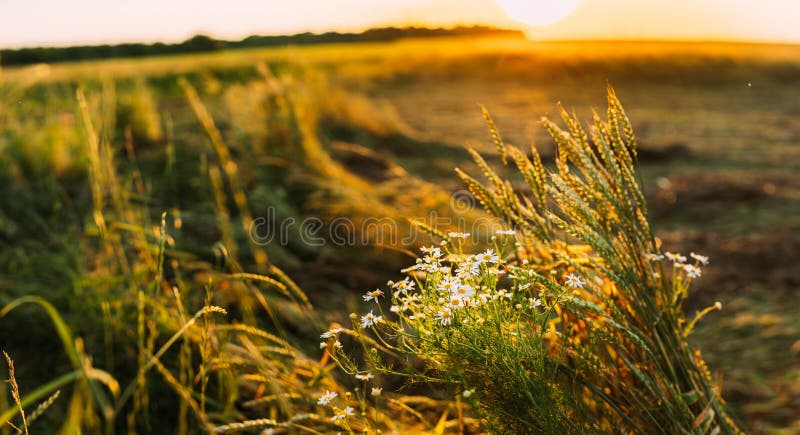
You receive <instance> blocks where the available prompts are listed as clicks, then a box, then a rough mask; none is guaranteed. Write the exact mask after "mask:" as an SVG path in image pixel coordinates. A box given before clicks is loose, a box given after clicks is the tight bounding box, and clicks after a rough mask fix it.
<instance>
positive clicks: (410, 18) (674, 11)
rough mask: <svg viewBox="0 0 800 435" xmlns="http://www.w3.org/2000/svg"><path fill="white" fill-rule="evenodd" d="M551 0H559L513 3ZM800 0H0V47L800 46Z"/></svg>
mask: <svg viewBox="0 0 800 435" xmlns="http://www.w3.org/2000/svg"><path fill="white" fill-rule="evenodd" d="M521 1H533V2H536V1H541V2H548V1H549V2H556V1H559V0H521ZM799 22H800V0H760V1H759V0H580V2H579V4H578V5H577V7H576V8H575V10H574V11H573V12H572V13H571V14H570V15H568V16H567V17H566V18H564V19H562V20H561V21H558V22H556V23H553V24H549V25H546V26H539V27H525V26H524V25H523V24H521V23H519V22H516V21H513V20H511V19H510V18H509V17H508V16H507V15H505V13H504V11H503V9H502V8H501V7H500V6H499V5H498V4H497V3H496V2H495V0H225V1H219V0H216V1H206V0H70V1H60V0H59V1H56V0H49V1H45V0H24V1H23V0H0V47H22V46H38V45H71V44H96V43H116V42H134V41H136V42H138V41H142V42H155V41H164V42H176V41H180V40H183V39H186V38H188V37H190V36H192V35H194V34H197V33H205V34H210V35H212V36H215V37H219V38H226V39H240V38H242V37H245V36H247V35H250V34H286V33H298V32H305V31H312V32H324V31H328V30H339V31H360V30H363V29H365V28H368V27H373V26H386V25H411V24H417V25H429V26H452V25H457V24H490V25H497V26H504V27H518V28H524V29H525V30H526V32H527V33H528V35H529V36H530V37H532V38H534V39H539V38H541V39H703V40H737V41H764V42H794V43H800V24H798V23H799Z"/></svg>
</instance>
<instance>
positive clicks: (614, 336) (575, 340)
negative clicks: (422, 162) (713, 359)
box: [331, 90, 739, 433]
mask: <svg viewBox="0 0 800 435" xmlns="http://www.w3.org/2000/svg"><path fill="white" fill-rule="evenodd" d="M562 118H563V121H564V123H565V124H566V126H567V127H568V131H564V130H561V129H560V128H559V127H557V126H556V124H554V123H552V122H551V121H549V120H547V119H545V120H543V124H544V125H545V127H546V128H547V130H548V132H549V133H550V134H551V135H552V137H553V139H554V140H555V142H556V144H557V146H558V158H557V159H556V170H555V171H554V172H551V173H547V172H546V170H545V168H544V166H543V165H542V161H541V158H540V156H539V154H538V152H537V151H536V148H532V149H531V155H532V158H531V159H529V158H528V157H527V156H526V154H525V153H524V152H523V151H521V150H520V149H518V148H516V147H513V146H506V145H505V144H504V143H503V141H502V139H501V138H500V136H499V134H498V133H497V131H496V130H495V129H494V127H493V124H492V123H491V120H490V119H489V122H490V126H492V136H493V137H494V138H495V143H496V144H497V147H498V150H499V153H500V156H501V158H502V161H503V163H504V164H505V163H507V160H513V162H514V163H515V164H516V166H517V169H518V170H519V171H520V173H521V174H522V175H523V177H524V179H525V183H526V185H527V186H526V187H527V188H528V189H529V191H530V194H529V195H528V196H522V197H520V196H518V192H516V191H515V189H514V188H513V187H512V185H511V183H510V182H509V181H504V180H502V179H501V177H500V176H499V175H498V174H497V173H496V172H495V171H494V170H492V169H491V168H490V167H489V166H488V165H487V163H486V161H485V160H484V159H483V158H482V157H481V156H480V155H478V154H477V153H474V154H473V155H474V158H475V161H476V163H477V164H478V166H479V167H480V168H481V170H482V171H483V175H484V176H485V177H486V179H487V180H488V182H489V185H488V186H485V185H482V184H481V183H479V182H478V181H476V180H475V179H474V178H472V177H470V176H469V175H467V174H465V173H463V172H460V171H459V175H460V176H461V178H462V179H463V180H464V182H465V183H466V184H467V185H468V186H469V188H470V191H471V192H472V194H473V195H474V196H475V197H476V198H478V199H479V200H480V202H481V204H483V206H484V207H485V208H486V209H487V210H488V211H490V212H491V213H492V214H493V215H495V216H496V217H497V218H498V219H500V220H501V221H502V222H503V223H504V225H506V226H507V227H513V228H516V229H517V230H516V231H515V230H498V231H497V235H498V236H500V237H499V238H498V237H492V239H491V240H492V242H494V243H493V245H494V246H493V248H489V249H487V250H486V251H484V252H481V253H479V254H475V255H470V254H468V253H467V252H465V250H464V247H463V243H464V242H463V240H464V239H468V238H470V237H471V234H469V233H459V232H451V233H450V234H449V235H447V236H445V235H444V234H441V235H439V237H440V238H441V243H440V245H441V248H439V247H433V246H432V247H428V248H422V251H423V253H424V257H422V258H420V259H418V260H417V263H416V265H415V266H414V267H412V268H410V271H411V272H412V276H413V277H414V278H415V281H411V280H409V279H408V278H406V279H405V280H404V281H401V282H399V283H392V285H391V288H390V290H389V291H394V294H393V297H392V299H391V300H392V307H391V309H390V311H391V312H392V313H395V314H390V315H387V314H384V313H383V312H382V311H381V315H380V316H377V317H376V316H374V315H373V314H372V310H370V313H369V314H366V315H365V316H363V317H362V318H361V325H360V328H358V326H356V328H358V329H361V330H366V329H369V328H371V329H374V330H375V331H376V335H377V337H378V341H379V342H380V343H382V344H383V345H384V346H385V347H386V348H387V350H386V353H387V354H388V355H390V356H394V357H396V356H397V354H400V355H401V357H400V358H398V359H399V360H400V361H403V359H406V360H410V358H412V357H417V358H423V359H424V360H425V362H426V363H427V365H428V366H429V369H430V371H432V372H433V373H428V370H425V371H423V372H419V371H418V370H414V367H413V366H410V367H408V369H406V370H408V373H409V375H410V376H411V377H412V378H413V379H417V380H419V381H427V382H431V381H433V382H444V383H447V384H451V385H454V386H455V387H456V388H460V389H462V390H464V391H465V392H466V393H467V394H466V395H465V397H466V398H468V399H470V401H469V402H470V403H471V405H472V406H473V407H474V408H477V409H480V410H481V411H483V413H482V414H483V417H484V418H485V422H486V426H487V427H488V428H489V429H490V430H491V431H492V432H494V433H526V432H532V433H610V432H618V433H654V432H655V433H693V432H697V433H721V432H722V433H738V432H739V429H738V428H737V427H736V424H735V423H734V422H733V420H732V419H731V417H730V415H729V413H728V411H727V409H726V406H725V402H724V401H723V399H722V397H721V396H720V394H719V390H718V388H717V387H716V386H715V385H714V383H713V381H712V379H711V375H710V373H709V372H708V369H707V368H706V365H705V362H704V361H703V360H702V358H701V357H700V354H699V352H697V351H694V350H692V348H691V347H690V346H689V345H688V343H687V341H686V337H688V335H689V334H690V332H691V331H692V329H693V327H694V325H695V324H696V322H697V320H699V319H700V318H701V317H702V316H703V315H704V314H706V313H708V312H710V311H712V310H713V309H714V308H720V306H719V305H716V306H715V307H714V306H712V307H709V308H707V309H705V310H703V311H702V312H701V313H699V314H698V315H697V316H696V317H695V318H694V319H692V320H691V321H689V320H688V319H686V318H685V317H684V314H683V311H682V305H683V302H684V301H685V299H686V296H687V294H688V288H689V285H690V284H691V282H692V280H693V279H694V278H698V277H699V276H700V274H701V269H700V267H699V266H700V265H701V264H706V263H707V261H708V259H707V258H705V257H703V256H700V255H697V254H694V253H693V254H692V255H691V256H692V257H693V260H692V262H693V263H694V264H691V263H687V260H688V259H687V258H686V257H683V256H681V255H680V254H672V253H669V252H667V253H666V254H660V253H657V252H659V247H658V243H657V242H656V240H655V238H654V237H653V235H652V234H651V232H650V224H649V223H648V221H647V218H646V217H645V216H646V215H647V204H646V201H645V199H644V195H643V194H642V191H641V189H640V187H639V185H638V182H637V181H636V171H635V169H634V166H633V161H634V160H635V158H636V139H635V138H634V136H633V128H632V126H631V124H630V121H629V120H628V117H627V115H626V114H625V112H624V111H623V109H622V106H621V105H620V103H619V100H617V98H616V96H615V95H614V94H613V91H611V90H609V98H608V121H607V122H606V121H601V120H600V118H599V117H595V120H594V123H593V124H592V125H591V130H590V131H591V133H590V134H587V133H586V131H585V130H584V129H583V128H582V127H581V126H580V121H579V120H578V119H576V118H574V117H572V116H570V115H569V114H568V113H567V112H566V111H563V110H562ZM590 138H591V142H590ZM665 256H666V257H667V258H668V259H669V260H670V264H668V265H667V266H664V265H663V264H662V263H661V261H662V260H664V257H665ZM672 266H674V267H672ZM417 284H418V285H419V288H420V291H419V292H418V291H417V290H416V289H415V285H417ZM383 296H384V294H383V292H382V291H381V290H376V291H373V292H368V293H367V294H366V295H365V296H364V300H365V301H367V302H370V301H375V302H376V303H378V305H377V309H378V310H381V307H380V303H379V302H380V298H381V297H383ZM331 333H334V334H335V333H341V330H340V329H336V330H333V331H331ZM362 345H363V346H364V347H365V348H366V347H368V346H370V343H369V342H368V339H367V338H366V337H364V336H362ZM331 352H334V355H336V356H337V358H338V359H339V361H340V364H341V365H342V367H344V368H345V369H346V370H348V371H350V372H353V373H358V371H359V365H358V364H357V363H355V362H353V361H352V360H351V359H350V358H348V357H347V354H346V353H345V352H344V351H343V350H341V348H339V349H336V347H335V346H331ZM365 354H366V355H367V356H368V358H367V361H368V364H369V370H377V371H379V372H383V373H387V374H395V373H397V371H398V369H397V368H396V365H397V364H394V363H391V362H387V361H384V360H383V359H382V358H380V357H378V353H377V352H365ZM370 355H371V357H369V356H370ZM654 404H656V405H655V406H654ZM345 418H347V417H346V416H345Z"/></svg>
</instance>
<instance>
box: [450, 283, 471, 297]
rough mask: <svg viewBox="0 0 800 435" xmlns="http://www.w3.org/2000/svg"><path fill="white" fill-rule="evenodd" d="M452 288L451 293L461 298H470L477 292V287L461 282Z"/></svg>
mask: <svg viewBox="0 0 800 435" xmlns="http://www.w3.org/2000/svg"><path fill="white" fill-rule="evenodd" d="M459 284H460V285H458V286H456V287H455V288H453V289H452V290H450V294H452V295H453V296H455V297H457V298H459V299H469V298H471V297H472V295H474V294H475V289H473V288H472V286H469V285H467V284H461V283H459Z"/></svg>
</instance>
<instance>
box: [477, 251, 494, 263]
mask: <svg viewBox="0 0 800 435" xmlns="http://www.w3.org/2000/svg"><path fill="white" fill-rule="evenodd" d="M475 258H476V259H477V260H478V261H479V262H481V263H492V264H495V263H497V262H498V261H499V260H500V258H499V257H498V256H497V254H496V253H495V252H494V249H487V250H486V251H484V252H481V253H480V254H478V255H476V256H475Z"/></svg>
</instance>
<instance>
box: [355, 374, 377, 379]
mask: <svg viewBox="0 0 800 435" xmlns="http://www.w3.org/2000/svg"><path fill="white" fill-rule="evenodd" d="M374 377H375V375H373V374H372V373H364V374H363V375H362V374H358V375H356V379H358V380H359V381H368V380H370V379H372V378H374Z"/></svg>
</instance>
